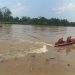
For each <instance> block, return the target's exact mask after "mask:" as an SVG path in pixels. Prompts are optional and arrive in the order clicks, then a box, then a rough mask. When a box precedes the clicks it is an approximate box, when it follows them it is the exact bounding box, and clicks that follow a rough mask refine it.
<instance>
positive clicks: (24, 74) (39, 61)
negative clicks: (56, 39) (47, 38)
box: [0, 40, 75, 75]
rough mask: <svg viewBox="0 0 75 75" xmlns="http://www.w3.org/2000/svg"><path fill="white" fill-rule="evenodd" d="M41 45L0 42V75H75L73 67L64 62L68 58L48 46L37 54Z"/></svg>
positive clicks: (21, 41)
mask: <svg viewBox="0 0 75 75" xmlns="http://www.w3.org/2000/svg"><path fill="white" fill-rule="evenodd" d="M43 45H44V44H43V43H38V42H36V43H34V42H28V41H23V40H20V41H13V40H12V41H0V75H75V71H74V70H75V65H74V64H72V63H71V62H70V61H68V60H66V58H67V57H68V56H67V57H65V55H64V54H63V53H61V54H60V52H57V50H56V49H55V48H53V47H49V46H47V50H48V51H47V52H45V51H44V52H42V51H41V52H38V51H39V49H41V48H42V47H43ZM36 50H37V51H36ZM64 57H65V58H64ZM69 60H70V59H69Z"/></svg>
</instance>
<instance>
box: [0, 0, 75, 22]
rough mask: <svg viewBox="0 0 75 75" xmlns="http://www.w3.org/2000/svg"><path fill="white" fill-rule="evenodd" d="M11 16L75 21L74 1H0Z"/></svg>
mask: <svg viewBox="0 0 75 75" xmlns="http://www.w3.org/2000/svg"><path fill="white" fill-rule="evenodd" d="M2 7H7V8H9V9H10V10H11V12H12V15H13V16H18V17H22V16H28V17H32V18H33V17H39V16H43V17H46V18H59V19H67V20H69V21H75V0H0V8H2Z"/></svg>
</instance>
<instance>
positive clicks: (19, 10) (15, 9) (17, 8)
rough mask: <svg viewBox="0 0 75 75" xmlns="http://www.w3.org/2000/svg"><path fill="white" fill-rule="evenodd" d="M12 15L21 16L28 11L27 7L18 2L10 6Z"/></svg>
mask: <svg viewBox="0 0 75 75" xmlns="http://www.w3.org/2000/svg"><path fill="white" fill-rule="evenodd" d="M10 10H11V12H12V15H13V16H23V15H24V13H26V12H27V11H28V7H27V6H25V5H23V4H22V3H20V2H18V3H17V4H15V5H14V6H11V7H10Z"/></svg>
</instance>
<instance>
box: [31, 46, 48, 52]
mask: <svg viewBox="0 0 75 75" xmlns="http://www.w3.org/2000/svg"><path fill="white" fill-rule="evenodd" d="M45 52H48V49H47V47H46V45H43V47H42V48H38V49H35V50H32V52H30V53H45Z"/></svg>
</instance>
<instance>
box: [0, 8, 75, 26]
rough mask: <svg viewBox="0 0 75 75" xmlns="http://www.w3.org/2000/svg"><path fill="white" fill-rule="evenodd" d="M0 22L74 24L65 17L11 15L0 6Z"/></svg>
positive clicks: (6, 9) (74, 23)
mask: <svg viewBox="0 0 75 75" xmlns="http://www.w3.org/2000/svg"><path fill="white" fill-rule="evenodd" d="M0 23H9V24H33V25H57V26H63V25H64V26H69V25H70V26H74V25H75V22H69V21H67V19H58V18H50V19H47V18H45V17H41V16H40V17H38V18H30V17H27V16H23V17H21V18H19V17H13V16H12V12H11V11H10V10H9V9H8V8H7V7H3V8H0Z"/></svg>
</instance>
